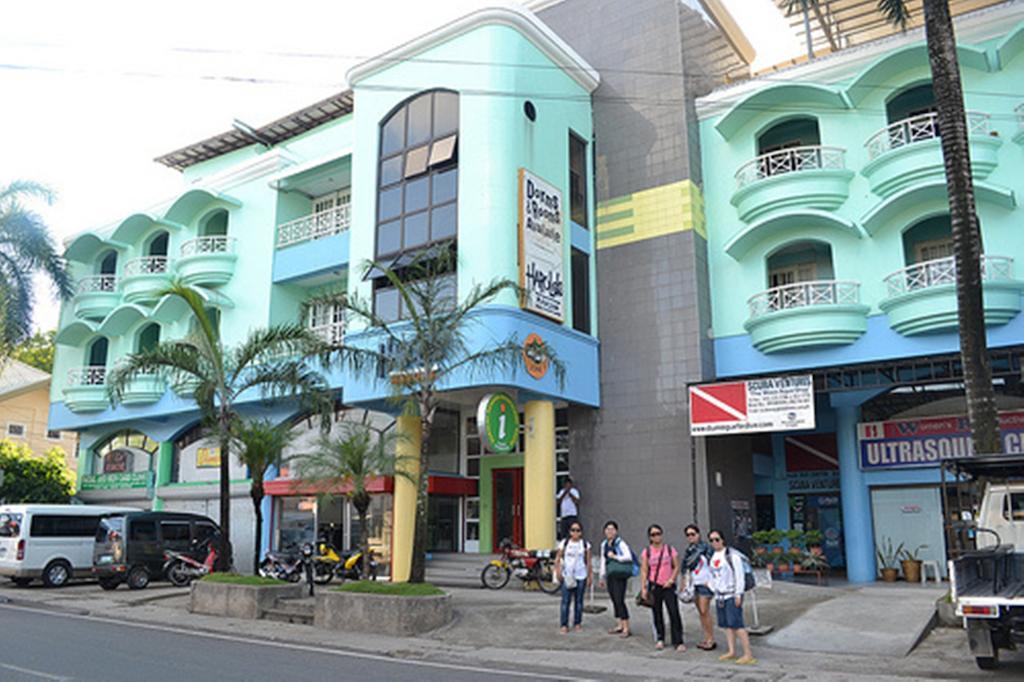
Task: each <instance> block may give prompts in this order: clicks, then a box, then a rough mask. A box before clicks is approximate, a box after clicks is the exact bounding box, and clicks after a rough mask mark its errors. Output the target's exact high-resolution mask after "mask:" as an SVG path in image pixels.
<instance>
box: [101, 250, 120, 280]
mask: <svg viewBox="0 0 1024 682" xmlns="http://www.w3.org/2000/svg"><path fill="white" fill-rule="evenodd" d="M99 274H101V275H116V274H117V252H116V251H107V252H106V253H104V254H103V258H101V259H100V272H99Z"/></svg>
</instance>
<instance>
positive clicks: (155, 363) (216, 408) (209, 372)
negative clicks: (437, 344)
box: [107, 283, 333, 569]
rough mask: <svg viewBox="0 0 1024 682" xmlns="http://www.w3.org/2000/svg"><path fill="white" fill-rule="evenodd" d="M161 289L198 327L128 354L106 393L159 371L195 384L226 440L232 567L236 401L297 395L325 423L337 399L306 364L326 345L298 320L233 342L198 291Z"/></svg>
mask: <svg viewBox="0 0 1024 682" xmlns="http://www.w3.org/2000/svg"><path fill="white" fill-rule="evenodd" d="M162 295H170V296H177V297H179V298H181V299H182V300H184V301H185V303H186V304H187V305H188V307H189V309H190V310H191V312H192V316H193V317H194V320H195V326H194V328H193V331H192V333H190V334H189V335H188V336H187V337H185V338H183V339H179V340H174V341H165V342H163V343H160V344H159V345H157V346H156V348H152V349H150V350H145V351H142V352H139V353H135V354H134V355H129V356H127V357H126V358H125V359H124V360H122V361H121V362H120V363H118V365H117V366H115V367H114V369H113V370H112V371H111V372H110V374H108V375H107V384H108V393H109V395H110V401H111V404H112V405H116V404H117V403H118V402H120V401H121V400H122V398H123V396H124V392H125V389H126V388H127V386H128V384H129V383H130V382H131V381H132V379H134V378H135V377H137V376H140V375H145V374H152V373H154V372H163V373H165V374H168V375H169V376H170V378H171V380H172V382H173V383H175V384H178V383H182V384H191V385H193V386H194V387H195V392H194V395H195V402H196V406H197V407H198V408H199V411H200V413H201V414H202V415H203V420H204V422H205V423H206V424H207V427H208V428H209V430H210V432H211V433H212V434H213V437H214V438H215V439H216V441H217V444H218V445H219V446H220V525H221V531H222V534H221V535H222V537H223V538H224V539H223V545H222V547H221V549H222V552H221V560H222V562H223V563H222V566H223V568H224V569H226V568H227V567H228V566H230V557H231V555H230V551H231V540H230V538H231V477H230V458H229V452H230V449H231V441H232V431H231V430H232V427H233V426H234V424H235V422H236V421H237V419H238V412H237V410H236V405H237V403H238V402H239V401H240V400H243V399H246V398H247V397H248V395H252V394H254V393H256V394H259V396H260V397H262V398H265V399H273V398H291V399H297V400H299V401H300V402H301V403H303V404H304V405H305V406H307V407H308V408H309V409H311V410H312V411H314V412H317V413H319V414H321V415H323V420H324V421H323V423H324V425H325V426H326V424H328V423H329V422H328V417H327V415H328V413H329V408H330V406H331V405H332V404H333V401H332V400H331V398H330V395H329V393H328V391H327V384H326V382H325V380H324V377H323V375H321V374H320V372H319V371H317V370H315V369H313V368H312V367H311V366H310V364H309V363H308V362H307V358H308V357H310V356H312V355H315V354H316V353H317V352H318V351H320V350H321V348H322V344H321V342H320V341H319V340H318V339H317V338H316V337H314V336H313V335H311V334H310V333H309V332H308V331H307V330H306V329H305V328H303V327H302V326H300V325H279V326H275V327H270V328H269V329H257V330H254V331H252V332H250V333H249V336H248V337H247V338H246V339H245V340H244V341H243V342H242V343H241V344H240V345H239V346H237V347H235V348H228V347H226V346H224V344H223V343H222V341H221V338H220V330H219V327H218V325H216V324H214V322H213V320H212V319H211V316H210V315H209V314H208V313H207V312H206V309H205V307H204V306H203V299H202V297H201V296H200V295H199V293H198V292H197V291H196V290H195V289H193V288H192V287H189V286H186V285H183V284H180V283H175V284H172V285H171V287H170V288H168V289H167V290H166V291H164V292H162ZM245 394H248V395H245ZM253 397H255V396H253Z"/></svg>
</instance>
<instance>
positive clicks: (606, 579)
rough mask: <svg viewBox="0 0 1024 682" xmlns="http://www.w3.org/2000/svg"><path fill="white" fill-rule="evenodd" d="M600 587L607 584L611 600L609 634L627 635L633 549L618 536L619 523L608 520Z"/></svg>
mask: <svg viewBox="0 0 1024 682" xmlns="http://www.w3.org/2000/svg"><path fill="white" fill-rule="evenodd" d="M600 576H601V587H604V586H605V585H606V584H607V586H608V596H609V597H610V598H611V600H612V606H613V607H614V610H615V618H616V619H617V620H618V624H617V626H616V627H614V628H612V629H611V630H609V631H608V634H609V635H619V636H621V637H623V638H626V637H629V635H630V632H629V609H627V608H626V584H627V583H628V582H629V579H630V578H632V577H633V550H631V549H630V548H629V545H627V544H626V541H625V540H623V539H622V538H620V537H619V524H617V523H615V522H614V521H609V522H608V523H606V524H604V541H603V542H601V572H600Z"/></svg>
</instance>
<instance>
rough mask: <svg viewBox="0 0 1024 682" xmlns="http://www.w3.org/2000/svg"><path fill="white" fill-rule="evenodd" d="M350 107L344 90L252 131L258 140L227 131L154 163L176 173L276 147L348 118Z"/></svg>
mask: <svg viewBox="0 0 1024 682" xmlns="http://www.w3.org/2000/svg"><path fill="white" fill-rule="evenodd" d="M352 106H353V105H352V91H351V90H345V91H344V92H339V93H338V94H336V95H331V96H330V97H328V98H327V99H323V100H320V101H319V102H316V103H314V104H310V105H309V106H307V107H303V108H302V109H299V110H298V111H295V112H293V113H290V114H288V115H287V116H282V117H281V118H279V119H277V120H276V121H271V122H270V123H268V124H266V125H265V126H263V127H261V128H256V129H255V132H256V136H257V137H258V138H259V139H254V138H253V136H252V135H248V134H246V133H244V132H242V131H241V130H229V131H227V132H225V133H221V134H220V135H214V136H213V137H208V138H206V139H205V140H200V141H199V142H196V143H194V144H190V145H188V146H187V147H182V148H181V149H176V150H175V151H173V152H170V153H167V154H164V155H163V156H158V157H157V158H156V159H154V161H156V162H157V163H162V164H163V165H165V166H168V167H170V168H174V169H175V170H179V171H180V170H185V169H186V168H188V167H189V166H193V165H195V164H197V163H202V162H203V161H208V160H210V159H213V158H216V157H218V156H221V155H223V154H228V153H230V152H233V151H235V150H238V149H242V148H243V147H248V146H249V145H251V144H259V143H260V142H261V141H266V142H268V143H270V144H280V143H281V142H284V141H285V140H289V139H291V138H293V137H297V136H298V135H301V134H302V133H304V132H306V131H308V130H312V129H313V128H316V127H317V126H319V125H323V124H324V123H328V122H329V121H333V120H335V119H337V118H341V117H342V116H346V115H348V114H351V113H352Z"/></svg>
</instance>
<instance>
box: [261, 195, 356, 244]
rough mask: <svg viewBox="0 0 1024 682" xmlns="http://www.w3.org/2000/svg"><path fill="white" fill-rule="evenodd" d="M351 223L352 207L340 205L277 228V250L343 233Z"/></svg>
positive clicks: (282, 224)
mask: <svg viewBox="0 0 1024 682" xmlns="http://www.w3.org/2000/svg"><path fill="white" fill-rule="evenodd" d="M351 222H352V205H351V204H342V205H341V206H335V207H334V208H329V209H327V210H326V211H320V212H319V213H311V214H310V215H307V216H303V217H301V218H298V219H297V220H290V221H288V222H287V223H281V224H280V225H278V226H277V248H279V249H281V248H284V247H286V246H292V245H293V244H300V243H302V242H306V241H310V240H312V239H323V238H324V237H329V236H331V235H332V234H338V233H339V232H344V231H345V230H347V229H348V228H349V225H350V224H351Z"/></svg>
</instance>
